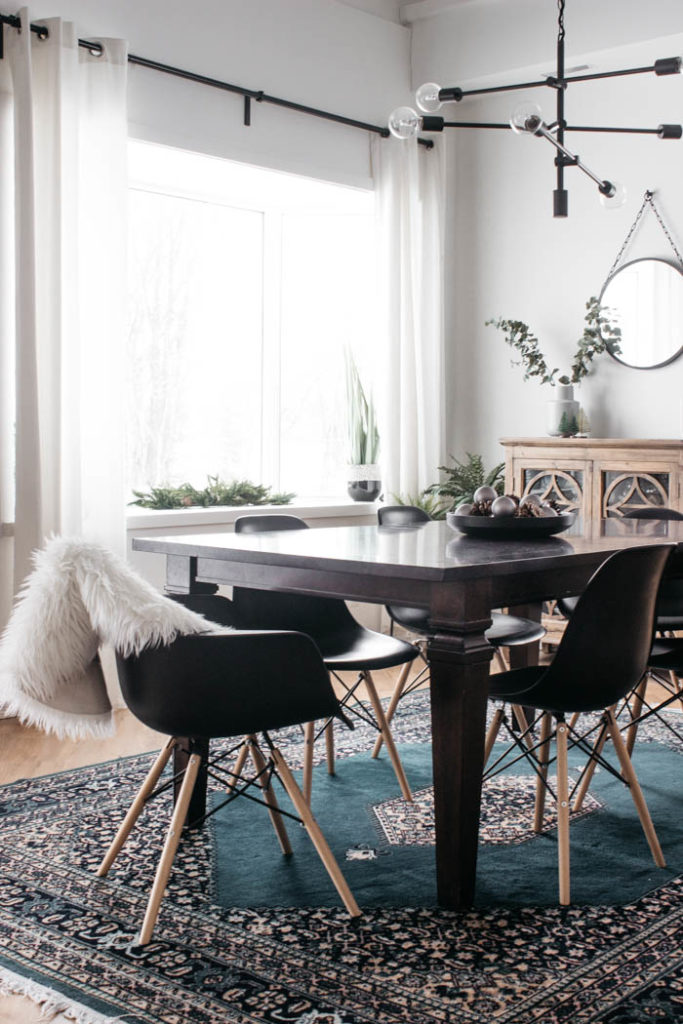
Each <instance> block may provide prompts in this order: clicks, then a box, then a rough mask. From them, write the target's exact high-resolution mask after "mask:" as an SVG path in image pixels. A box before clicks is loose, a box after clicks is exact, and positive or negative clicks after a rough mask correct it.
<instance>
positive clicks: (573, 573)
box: [133, 519, 683, 909]
mask: <svg viewBox="0 0 683 1024" xmlns="http://www.w3.org/2000/svg"><path fill="white" fill-rule="evenodd" d="M662 542H665V543H666V542H670V543H674V544H675V545H676V549H675V551H674V552H673V554H672V559H671V561H670V566H669V571H670V572H671V573H673V574H675V575H683V523H681V522H675V521H661V520H635V519H632V520H626V519H608V520H603V521H600V522H590V523H588V524H586V525H585V526H584V527H583V528H582V526H581V524H580V523H577V524H575V525H574V526H573V527H572V528H571V529H570V530H569V531H567V532H565V533H563V534H562V535H561V536H555V537H548V538H544V539H536V540H534V539H527V538H522V539H504V540H489V539H480V538H473V537H467V536H464V535H462V534H458V533H455V532H454V531H453V530H451V529H450V528H449V526H448V525H447V524H446V523H445V522H429V523H423V524H420V525H417V526H414V527H410V528H395V527H394V528H392V527H378V526H348V527H347V526H342V527H340V526H337V527H324V528H320V529H311V530H291V531H283V532H279V533H252V534H240V535H235V534H229V533H226V534H199V535H194V536H185V537H144V538H134V540H133V547H134V549H136V550H138V551H149V552H157V553H159V554H163V555H165V556H166V565H167V589H168V590H169V591H170V592H174V593H187V592H193V591H197V590H202V589H205V588H206V589H210V588H211V587H212V586H215V585H219V584H226V585H237V584H239V585H242V586H249V587H257V588H260V589H268V590H281V591H285V592H287V591H291V592H292V593H308V594H318V595H321V596H323V595H324V596H328V597H339V598H344V599H350V600H357V601H367V602H374V603H379V604H406V605H416V606H419V607H422V608H426V609H428V610H429V622H430V626H431V629H432V631H433V634H432V636H431V638H430V640H429V643H428V658H429V662H430V675H431V686H430V693H431V709H432V714H431V721H432V751H433V755H432V756H433V765H434V808H435V826H436V873H437V889H438V897H439V902H440V903H441V905H442V906H444V907H448V908H452V909H460V908H466V907H468V906H470V905H471V903H472V900H473V897H474V887H475V877H476V860H477V843H478V831H479V808H480V799H481V775H482V768H483V751H484V733H485V720H486V702H487V694H488V675H489V662H490V660H491V656H492V653H493V648H492V647H491V646H490V644H489V643H488V642H487V640H486V638H485V636H484V631H485V630H486V628H487V627H488V626H489V624H490V621H491V610H492V609H494V608H501V607H505V608H510V610H514V611H516V612H517V613H518V614H527V615H531V616H532V617H533V616H537V615H538V614H540V602H541V601H543V600H547V599H552V598H557V597H562V596H568V595H570V594H575V593H578V592H580V590H581V589H582V588H583V587H584V586H585V584H586V582H587V581H588V579H589V578H590V576H591V574H592V573H593V572H594V571H595V569H596V568H597V567H598V566H599V565H600V564H601V562H602V561H604V559H605V558H606V557H607V556H608V555H609V554H611V553H612V552H613V551H617V550H619V549H621V548H623V547H630V546H633V545H643V544H656V543H662ZM511 656H512V664H513V667H515V666H519V665H522V664H528V663H531V662H532V661H533V658H534V657H535V652H533V651H530V650H528V649H526V648H515V649H512V650H511Z"/></svg>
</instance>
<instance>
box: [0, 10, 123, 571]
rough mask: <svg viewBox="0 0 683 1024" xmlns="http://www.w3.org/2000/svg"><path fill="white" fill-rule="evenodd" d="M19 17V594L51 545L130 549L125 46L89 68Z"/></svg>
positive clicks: (2, 263)
mask: <svg viewBox="0 0 683 1024" xmlns="http://www.w3.org/2000/svg"><path fill="white" fill-rule="evenodd" d="M19 17H20V18H21V31H17V30H15V29H12V28H5V31H4V37H5V58H6V59H5V60H4V61H2V62H0V64H2V65H3V67H2V69H1V74H2V78H0V140H1V141H2V143H3V152H7V151H6V149H5V145H9V146H10V147H11V148H13V152H14V168H13V172H12V171H11V159H9V160H7V161H5V164H4V169H3V171H2V174H3V178H2V180H1V181H0V185H1V186H2V192H3V193H5V194H6V193H7V191H9V190H11V191H13V195H14V209H15V216H14V223H13V224H11V223H9V222H8V217H7V215H6V204H5V203H3V204H2V205H0V232H2V238H0V269H3V270H7V271H8V273H7V274H5V275H4V282H3V284H2V285H0V287H2V288H3V289H4V294H3V295H2V296H0V298H1V299H2V300H3V302H1V303H0V305H6V304H7V303H6V300H11V302H10V304H11V306H12V311H11V312H6V313H5V315H4V316H3V318H2V320H0V332H1V337H0V340H1V342H2V349H3V351H2V369H3V371H7V370H11V368H12V365H13V364H14V379H15V382H16V386H15V389H14V391H15V394H14V402H15V409H14V418H15V421H16V429H13V424H12V418H13V417H12V411H11V410H10V409H9V408H8V405H9V404H10V403H11V401H12V399H11V397H10V395H9V393H8V392H9V390H10V389H8V388H7V387H4V388H3V392H2V398H3V406H2V410H1V411H2V428H3V438H2V456H3V461H5V462H6V460H7V459H11V460H12V462H13V463H14V465H15V473H14V479H12V477H11V475H10V476H8V474H7V472H6V469H5V470H3V478H2V480H1V483H2V490H3V493H2V505H1V506H0V511H1V512H2V521H3V524H11V523H14V528H13V533H14V537H13V563H14V572H13V575H14V585H15V588H16V586H17V585H18V584H19V583H20V582H21V580H22V579H23V578H24V576H25V575H26V573H27V571H28V569H29V566H30V554H31V551H32V550H34V549H35V548H36V547H39V546H40V545H42V543H43V541H44V539H45V538H46V537H47V536H49V535H50V534H51V533H57V534H65V535H71V536H82V537H86V538H88V539H90V540H99V541H101V542H103V543H105V544H106V545H107V546H108V547H110V548H113V549H115V550H118V551H119V552H123V551H124V549H125V518H124V501H125V498H124V488H123V423H122V415H121V406H122V389H121V380H122V356H123V352H124V347H125V346H124V337H125V199H126V187H127V169H126V138H127V118H126V74H127V53H126V45H125V43H123V42H122V41H120V40H109V39H101V40H98V42H100V43H101V45H102V48H103V52H102V55H101V56H96V55H94V54H93V53H91V52H90V51H88V50H85V49H83V48H81V47H79V46H78V39H77V36H76V33H75V31H74V27H73V25H72V24H70V23H69V22H63V21H61V20H59V19H49V20H47V21H45V22H42V21H41V24H45V25H46V27H47V29H48V33H49V34H48V37H47V38H46V39H40V38H38V36H37V35H36V34H34V33H32V32H30V31H29V29H28V26H29V24H30V21H31V16H30V10H29V9H28V8H23V9H22V10H21V11H20V12H19ZM12 126H13V127H12ZM10 231H12V232H13V235H14V242H13V247H12V246H8V242H7V235H8V233H9V232H10ZM9 263H12V264H13V265H12V266H11V267H9V266H7V264H9ZM12 278H13V279H14V280H13V285H14V287H13V290H12V291H11V292H10V290H9V285H10V282H11V279H12ZM12 484H14V487H13V486H12ZM12 490H14V494H12V493H11V492H12ZM10 532H12V531H11V527H9V528H8V527H7V526H6V525H5V526H4V529H3V533H4V534H5V537H4V539H3V542H2V543H3V545H4V548H5V550H4V551H3V564H2V568H3V569H7V568H8V565H9V555H8V550H7V544H8V538H7V534H9V533H10Z"/></svg>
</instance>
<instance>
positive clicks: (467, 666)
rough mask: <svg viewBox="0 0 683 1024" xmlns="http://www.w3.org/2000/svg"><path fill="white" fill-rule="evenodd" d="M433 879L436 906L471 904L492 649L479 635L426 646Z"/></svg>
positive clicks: (454, 907) (452, 907)
mask: <svg viewBox="0 0 683 1024" xmlns="http://www.w3.org/2000/svg"><path fill="white" fill-rule="evenodd" d="M427 650H428V657H429V665H430V678H431V705H432V759H433V765H434V818H435V829H436V880H437V895H438V899H439V904H440V905H441V906H442V907H446V908H447V909H450V910H464V909H467V908H468V907H470V906H471V905H472V902H473V900H474V886H475V880H476V870H477V846H478V842H479V809H480V803H481V779H482V772H483V769H484V740H485V732H486V703H487V700H488V685H489V684H488V676H489V667H490V661H491V657H492V655H493V648H492V647H491V646H490V645H489V644H488V643H487V641H486V639H485V637H484V635H483V633H482V634H479V635H472V634H470V635H468V636H467V637H466V638H463V637H457V636H453V637H451V636H442V635H438V636H435V637H433V638H432V639H431V640H430V641H429V644H428V648H427Z"/></svg>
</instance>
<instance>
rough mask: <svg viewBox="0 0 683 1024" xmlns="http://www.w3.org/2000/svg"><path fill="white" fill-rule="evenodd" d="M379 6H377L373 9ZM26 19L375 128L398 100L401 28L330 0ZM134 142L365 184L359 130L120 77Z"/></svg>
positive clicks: (37, 7)
mask: <svg viewBox="0 0 683 1024" xmlns="http://www.w3.org/2000/svg"><path fill="white" fill-rule="evenodd" d="M383 6H386V4H384V5H383ZM31 15H32V17H33V20H34V21H39V20H41V19H42V18H45V17H49V16H51V15H58V16H61V17H63V18H68V19H71V20H73V21H74V22H75V23H76V26H77V29H78V33H79V36H80V37H81V38H92V37H98V36H118V37H123V38H125V39H127V40H128V42H129V49H130V52H131V53H133V54H137V55H139V56H142V57H146V58H149V59H152V60H155V61H159V62H161V63H166V64H172V65H175V66H177V67H181V68H184V69H188V70H191V71H194V72H197V73H199V74H202V75H206V76H208V77H212V78H217V79H221V80H223V81H227V82H230V83H232V84H236V85H240V86H244V87H246V88H248V89H255V90H263V91H264V92H266V93H270V94H271V95H274V96H279V97H282V98H284V99H288V100H292V101H294V102H297V103H302V104H305V105H308V106H313V107H317V108H321V109H324V110H328V111H331V112H333V113H338V114H342V115H344V116H347V117H352V118H355V119H358V120H362V121H366V122H371V123H374V124H385V123H386V117H387V113H388V112H389V111H390V110H391V109H393V107H394V106H396V105H397V103H399V102H402V101H404V100H407V99H408V98H409V95H410V92H409V45H410V30H409V29H407V28H405V27H403V26H401V25H399V24H396V23H393V22H391V21H389V20H385V19H384V18H381V17H377V16H376V15H375V14H373V13H367V12H365V11H363V10H359V9H356V8H355V7H353V6H347V5H346V4H343V3H337V2H335V0H194V2H193V3H191V4H188V3H181V2H179V0H35V2H34V3H33V4H32V6H31ZM129 71H130V88H129V109H130V121H131V132H132V133H133V134H134V135H135V136H136V137H138V138H143V139H147V140H150V141H155V142H163V143H167V144H170V145H178V146H181V147H184V148H187V149H194V150H198V151H201V152H206V153H211V154H214V155H218V156H225V157H230V158H232V159H238V160H245V161H248V162H257V163H259V164H262V165H264V166H271V167H277V168H280V169H284V170H291V171H295V172H300V173H304V174H308V175H313V176H318V177H323V178H329V179H331V180H337V181H344V182H348V183H351V184H353V183H356V182H357V183H364V184H365V183H367V180H368V178H369V173H370V172H369V156H368V152H369V145H368V138H369V137H368V135H367V134H366V133H365V132H362V131H358V130H355V129H352V128H346V127H342V126H341V125H337V124H332V123H330V122H326V121H322V120H319V119H313V118H310V117H308V116H306V115H303V114H298V113H295V112H292V111H288V110H283V109H279V108H277V107H274V106H270V105H266V104H258V103H254V104H253V105H252V126H251V127H250V128H246V127H244V126H243V124H242V111H243V101H242V98H241V97H240V96H236V95H232V94H229V93H226V92H221V91H218V90H215V89H211V88H207V87H206V86H203V85H198V84H196V83H191V82H187V81H183V80H181V79H177V78H173V77H170V76H168V75H165V74H161V73H159V72H156V71H151V70H147V69H145V68H140V67H130V69H129Z"/></svg>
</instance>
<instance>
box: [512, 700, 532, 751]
mask: <svg viewBox="0 0 683 1024" xmlns="http://www.w3.org/2000/svg"><path fill="white" fill-rule="evenodd" d="M510 707H511V708H512V713H513V715H514V716H515V721H516V722H517V725H518V726H519V730H520V734H521V735H522V736H524V744H525V745H526V747H527V749H528V750H533V746H534V738H533V736H532V735H531V732H530V730H529V722H528V720H527V717H526V714H525V712H524V708H523V707H522V706H521V704H511V705H510ZM525 733H526V735H525Z"/></svg>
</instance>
